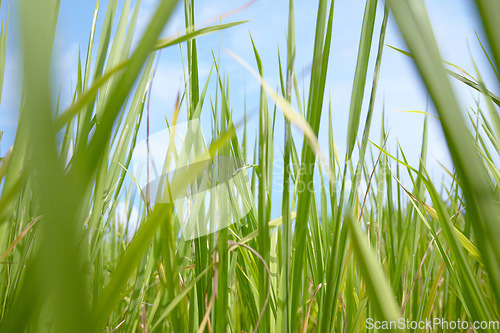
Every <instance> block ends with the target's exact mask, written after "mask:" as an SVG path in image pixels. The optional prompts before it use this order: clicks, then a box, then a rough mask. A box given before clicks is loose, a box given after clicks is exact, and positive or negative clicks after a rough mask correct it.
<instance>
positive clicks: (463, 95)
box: [0, 0, 497, 177]
mask: <svg viewBox="0 0 500 333" xmlns="http://www.w3.org/2000/svg"><path fill="white" fill-rule="evenodd" d="M132 2H133V3H135V1H132ZM246 2H247V1H246V0H243V1H242V0H238V1H227V0H226V1H223V0H210V1H206V0H200V1H195V6H196V8H195V13H196V17H195V20H196V22H205V21H207V20H210V19H212V18H214V17H216V16H218V15H220V14H222V13H225V12H227V11H229V10H232V9H234V8H237V7H239V6H241V5H243V4H244V3H246ZM425 2H426V4H427V9H428V13H429V16H430V18H431V22H432V24H433V28H434V32H435V35H436V38H437V40H438V44H439V45H440V50H441V53H442V56H443V58H444V59H445V60H447V61H450V62H452V63H454V64H457V65H459V66H461V67H462V68H464V69H465V70H466V71H468V72H469V73H474V68H473V66H472V62H471V57H470V55H471V54H472V55H473V56H474V58H475V61H476V62H477V63H478V64H479V67H480V69H483V71H482V73H481V74H482V75H483V77H484V78H485V80H486V82H487V83H489V82H494V81H493V79H492V78H491V77H488V75H487V74H488V73H489V71H487V66H488V65H487V64H486V62H485V58H484V56H483V54H482V52H481V50H480V48H479V45H478V43H477V40H476V37H475V34H474V31H475V30H477V31H478V33H479V34H480V35H481V28H480V27H479V26H478V24H477V19H476V13H475V11H474V10H473V7H472V6H471V4H470V2H469V1H466V0H440V1H430V0H429V1H425ZM15 3H16V1H14V0H4V1H2V9H1V13H2V14H4V15H5V13H6V11H7V9H8V10H9V12H10V26H9V41H8V50H7V64H6V73H5V80H4V88H3V96H2V105H1V106H0V130H2V131H4V138H3V139H2V142H1V143H0V151H1V154H3V153H5V152H6V151H7V150H8V149H9V147H10V146H11V145H12V143H13V140H14V135H15V129H16V123H17V116H18V109H19V91H20V89H19V87H20V81H19V75H20V73H21V67H22V66H21V59H20V54H21V53H20V51H19V49H18V47H17V44H16V39H17V36H18V27H17V26H16V23H17V19H16V8H15V7H16V4H15ZM106 3H107V1H105V0H103V1H101V12H100V15H99V17H98V28H97V30H99V28H100V26H101V25H102V19H103V17H104V13H105V5H106ZM121 3H123V0H121V1H120V4H121ZM156 3H157V1H156V0H143V1H142V3H141V11H140V16H139V23H138V33H139V35H140V33H141V31H142V30H143V29H144V27H145V25H146V24H147V22H148V19H149V17H150V15H151V14H152V12H153V10H154V8H155V6H156ZM364 5H365V1H364V0H351V1H347V0H337V1H335V13H334V26H333V38H332V47H331V56H330V62H329V74H328V80H327V82H328V87H329V91H330V92H331V99H332V110H333V114H334V123H333V128H334V132H335V134H334V136H335V140H336V144H337V146H338V148H339V152H340V154H341V156H342V155H343V154H344V151H345V137H346V128H347V119H348V112H349V103H350V97H351V94H350V92H351V88H352V81H353V78H354V69H355V65H356V57H357V49H358V44H359V36H360V29H361V22H362V19H363V12H364ZM383 5H384V4H383V1H379V4H378V12H377V20H376V28H375V30H376V33H375V36H374V40H373V47H372V58H371V61H370V66H369V69H368V72H369V73H372V72H373V65H374V60H375V59H374V58H375V55H376V53H375V52H376V48H377V44H378V31H379V29H380V24H381V21H382V15H383ZM94 6H95V3H94V1H90V0H70V1H68V0H62V1H61V7H60V14H59V22H58V27H57V32H56V42H55V46H54V59H55V60H54V63H53V72H54V87H61V89H62V97H63V99H62V100H63V105H68V103H69V96H70V91H71V90H70V88H69V87H70V84H72V86H71V87H72V88H74V83H75V78H76V68H77V64H78V50H79V47H80V52H81V56H82V57H84V56H85V52H86V50H85V49H86V47H87V41H88V34H89V31H90V27H91V24H92V16H93V12H94ZM119 7H120V5H119ZM295 11H296V16H295V21H296V45H297V55H296V71H297V72H298V73H299V74H300V73H301V72H302V69H303V68H305V70H304V80H302V78H299V85H300V90H302V85H303V84H305V85H306V87H307V84H308V79H309V78H308V76H307V75H308V70H307V68H308V67H309V65H310V63H311V61H312V49H313V42H314V41H313V37H314V30H315V21H316V15H317V2H315V1H296V2H295ZM116 20H118V17H117V18H116ZM238 20H250V21H249V22H248V23H245V24H243V25H240V26H237V27H234V28H231V29H229V30H226V31H223V32H221V33H220V34H213V35H209V36H204V37H201V38H199V39H198V52H199V53H198V59H199V66H200V73H201V79H200V82H201V84H203V83H204V81H205V79H206V77H207V75H208V72H209V70H210V67H211V65H212V54H211V52H212V50H214V51H215V52H217V50H218V46H219V38H220V43H221V46H222V47H223V48H226V49H229V50H231V51H232V52H234V53H236V54H238V55H239V56H240V57H242V58H243V59H245V60H246V61H247V62H248V63H250V64H251V65H252V66H253V67H254V68H256V65H255V57H254V55H253V50H252V45H251V42H250V37H249V33H251V35H252V37H253V39H254V41H255V44H256V46H257V49H258V51H259V53H260V55H261V58H262V61H263V65H264V74H265V78H266V80H267V81H268V82H269V83H270V84H271V86H277V84H278V78H279V73H278V60H277V49H278V46H279V48H280V50H281V53H282V56H283V58H282V59H283V62H285V58H284V55H285V54H286V29H287V20H288V0H272V1H271V0H258V1H257V2H256V3H254V4H253V5H252V6H250V7H249V8H247V9H245V10H242V11H241V12H239V13H237V14H235V15H232V16H230V17H228V18H225V19H224V20H223V22H231V21H238ZM183 28H184V14H183V8H182V6H181V3H180V4H179V6H178V7H177V9H176V11H175V13H174V15H173V17H172V18H171V20H170V22H169V24H168V26H167V27H166V29H165V31H164V34H165V35H171V34H173V33H176V31H177V29H178V30H180V31H182V30H183ZM97 38H98V36H97ZM97 38H96V40H97ZM386 44H389V45H394V46H397V47H400V48H405V45H404V41H403V40H402V38H401V37H400V34H399V31H398V29H397V26H396V25H395V21H394V20H393V18H392V17H391V19H390V21H389V26H388V30H387V35H386ZM184 51H185V47H184ZM221 70H222V72H223V73H225V74H226V75H229V77H230V82H231V104H232V107H233V108H234V111H233V117H234V121H235V122H237V121H238V120H239V119H242V117H243V96H244V92H245V91H246V95H247V105H248V106H247V107H248V110H249V112H253V113H254V112H256V110H258V109H257V108H258V103H259V89H260V88H259V84H258V83H257V82H256V81H255V80H254V79H253V78H252V77H251V75H249V73H248V72H247V71H246V70H245V69H244V68H243V67H242V66H241V65H240V64H238V63H237V62H236V61H235V60H234V59H232V58H231V57H230V56H229V55H227V54H226V53H224V52H222V53H221ZM182 73H183V70H182V65H181V55H180V52H179V48H178V47H171V48H169V49H166V50H163V51H162V53H161V59H160V62H159V67H158V70H157V73H156V76H155V81H154V83H153V88H152V97H151V108H150V112H151V124H152V132H155V131H159V130H161V129H164V127H165V122H164V119H165V118H164V117H165V116H167V117H168V118H169V119H170V118H171V116H172V112H173V108H174V104H175V98H176V96H177V93H178V92H179V91H181V90H182V89H183V78H182ZM454 86H455V88H456V92H457V96H459V99H460V100H461V101H462V103H463V106H464V110H465V106H467V105H474V94H472V93H471V92H470V90H468V89H466V88H465V87H463V86H462V85H459V84H458V83H454ZM210 87H211V88H210V89H211V90H210V92H209V95H211V96H212V98H214V96H215V94H214V90H215V80H213V78H212V84H211V86H210ZM370 87H371V74H370V75H369V77H368V78H367V88H366V95H367V96H366V98H365V101H366V103H364V104H363V111H364V112H363V115H362V118H361V119H362V120H361V121H362V123H363V119H364V116H365V114H366V109H367V107H368V103H367V100H368V97H369V96H368V95H369V91H370ZM489 87H490V89H491V90H493V91H496V90H497V89H496V88H497V87H496V86H493V84H490V85H489ZM306 92H307V89H306ZM325 100H326V101H327V100H328V91H327V93H326V95H325ZM426 104H427V96H426V92H425V89H424V88H423V85H422V83H421V81H420V79H419V78H418V74H417V72H416V69H415V67H414V65H413V64H412V61H411V59H409V58H407V57H406V56H404V55H401V54H400V53H398V52H396V51H394V50H392V49H390V48H388V47H386V48H385V49H384V56H383V61H382V67H381V73H380V82H379V88H378V94H377V102H376V106H375V114H374V122H373V127H372V131H371V138H372V139H373V140H376V141H378V140H379V138H380V126H381V120H382V109H383V106H385V115H386V117H385V118H386V121H387V128H388V129H390V140H389V146H390V149H392V150H393V151H394V150H395V149H396V147H397V143H398V142H399V144H401V146H402V148H403V150H404V151H405V153H406V155H407V157H408V159H409V161H410V163H411V164H417V163H418V159H419V151H420V143H421V136H422V128H423V120H424V118H423V116H422V115H417V114H410V113H401V112H398V111H397V110H421V111H425V109H426ZM206 106H209V100H207V103H206ZM209 112H210V110H209V109H208V108H207V109H206V112H205V113H209ZM430 112H431V113H434V110H433V109H432V105H431V104H430ZM282 118H283V117H282V115H281V114H278V115H277V121H278V122H277V125H276V132H275V140H276V145H275V154H276V156H277V158H279V155H280V154H281V150H280V145H281V143H282V141H283V131H282V129H281V124H282ZM256 120H257V117H254V118H252V121H250V123H249V126H250V129H251V130H250V133H251V134H250V136H249V143H250V144H253V142H254V133H256V132H257V128H258V123H257V121H256ZM327 124H328V113H327V109H325V110H324V111H323V117H322V125H321V128H320V133H322V134H321V135H320V137H319V140H320V145H321V147H322V150H323V151H325V152H326V151H327V141H326V134H327ZM429 125H430V127H429V156H428V160H429V169H430V171H431V174H433V175H434V176H435V177H441V175H442V174H443V171H442V170H441V169H440V167H439V165H438V164H437V163H436V160H438V161H440V162H441V163H443V164H444V165H447V166H450V165H451V161H450V158H449V155H448V152H447V149H446V146H445V143H444V139H443V136H442V133H441V129H440V126H439V123H438V121H437V120H435V119H434V118H431V119H430V120H429ZM204 132H205V133H208V132H210V127H207V128H205V129H204ZM252 133H253V134H252ZM294 133H295V134H294V136H295V137H297V138H300V133H299V132H298V130H294ZM361 133H362V132H361V131H360V133H359V135H361ZM142 135H143V136H144V137H143V138H145V133H144V132H143V133H142Z"/></svg>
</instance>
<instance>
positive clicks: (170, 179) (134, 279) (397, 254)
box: [0, 0, 500, 332]
mask: <svg viewBox="0 0 500 333" xmlns="http://www.w3.org/2000/svg"><path fill="white" fill-rule="evenodd" d="M59 1H60V0H46V1H43V2H42V1H34V0H19V1H18V11H17V13H18V14H19V15H18V16H13V15H12V14H6V16H5V17H4V18H3V23H2V30H1V34H0V89H1V87H2V83H3V85H4V86H5V85H6V84H8V82H3V77H4V71H5V63H6V61H5V59H6V47H7V42H6V40H7V38H18V39H19V41H18V42H19V44H20V45H21V49H22V58H23V73H22V75H23V77H22V78H21V81H22V92H23V93H22V99H21V107H20V110H19V121H18V125H17V129H16V138H15V143H14V145H13V147H12V149H11V150H9V151H8V152H7V153H5V154H4V156H2V159H1V162H0V163H1V164H0V182H1V183H0V184H1V187H0V190H1V196H0V302H1V305H0V331H1V332H24V331H30V332H102V331H105V332H114V331H117V332H227V331H228V332H242V331H244V332H375V331H379V330H382V329H377V328H375V327H374V326H375V325H369V323H375V321H377V322H378V323H379V324H381V323H383V322H384V321H385V322H390V321H392V322H397V323H407V322H408V323H410V322H421V321H425V320H431V321H432V320H433V318H440V319H442V320H445V321H448V322H449V324H448V325H453V323H452V322H456V321H457V320H460V321H462V322H465V323H466V324H467V325H465V324H463V323H462V326H460V327H458V328H457V327H455V328H454V327H448V328H446V327H445V326H442V325H441V326H436V327H433V328H432V329H428V328H426V327H411V325H410V324H408V325H395V326H393V327H391V329H390V330H391V331H409V332H410V331H411V332H417V331H418V332H445V331H450V332H472V331H477V332H482V331H485V332H486V331H487V332H500V326H499V321H498V320H499V311H500V264H499V262H500V241H499V237H500V207H499V201H500V189H499V187H498V186H499V184H500V171H499V169H498V161H499V155H500V116H499V106H500V98H499V97H497V95H496V93H495V92H494V91H495V88H497V87H498V86H497V87H487V86H486V85H485V84H484V82H483V80H482V79H481V73H480V72H479V71H478V70H477V71H476V72H475V73H471V74H469V73H466V72H465V71H463V70H461V69H460V68H459V67H453V66H449V64H446V63H444V62H443V60H442V59H441V55H440V53H439V50H438V45H437V43H436V39H435V37H434V35H433V32H432V29H431V25H430V21H429V19H428V16H427V13H426V10H425V7H424V4H423V1H422V0H386V1H385V3H382V1H378V2H377V0H366V7H365V12H364V16H363V22H362V28H361V35H360V38H359V49H358V55H357V63H356V68H355V75H354V83H353V86H352V90H351V92H350V108H349V116H348V122H347V123H346V124H342V126H344V127H345V128H347V136H346V147H343V149H341V151H342V152H344V151H345V155H340V154H339V153H338V152H339V149H337V145H336V143H335V140H334V135H333V122H332V117H333V112H335V109H334V108H332V107H331V104H329V91H328V84H327V72H328V69H329V61H328V59H329V55H330V54H331V53H332V52H335V50H333V49H331V47H330V46H331V41H332V38H335V36H333V35H332V24H333V20H334V19H335V6H334V1H333V0H332V1H327V0H319V1H318V11H317V19H316V27H315V35H314V36H311V38H312V39H313V40H314V47H313V49H311V50H308V52H310V54H311V56H312V58H311V61H312V66H311V73H310V79H309V80H307V81H304V82H301V84H299V83H298V82H299V81H298V79H297V71H296V66H295V54H296V47H297V46H296V44H295V17H296V13H295V11H294V0H290V2H289V7H288V8H283V15H288V28H287V34H286V36H287V37H286V38H287V41H286V45H287V47H286V50H282V52H281V54H280V55H279V56H280V63H279V68H273V69H272V70H274V71H278V72H279V73H280V84H279V86H278V87H277V89H276V87H272V86H270V85H269V84H268V83H267V81H266V79H265V75H264V72H265V71H266V72H268V71H270V70H271V69H270V68H269V67H266V66H267V65H266V64H265V63H263V62H262V61H261V57H260V55H259V50H258V48H257V46H256V45H255V44H254V45H253V48H254V53H255V61H254V62H253V63H250V64H248V63H246V62H245V61H244V60H242V59H241V58H239V57H238V56H237V55H236V54H234V53H232V52H231V51H227V53H228V54H229V55H230V56H231V57H232V58H233V59H234V60H235V61H236V62H237V63H239V65H240V66H241V67H242V68H245V70H246V71H247V73H248V76H249V77H252V79H253V80H255V82H258V83H259V85H260V103H259V109H258V111H255V112H256V113H257V114H256V115H255V117H256V118H258V123H257V126H253V123H251V122H247V113H246V111H245V115H244V117H240V115H238V117H236V116H233V106H232V103H231V101H232V100H233V101H234V100H238V101H240V100H242V99H243V98H244V96H235V95H234V93H231V89H230V87H231V84H230V82H231V81H230V77H226V76H225V74H223V70H222V66H223V64H221V63H220V60H219V59H220V56H219V55H218V54H217V52H219V54H220V52H224V50H223V49H219V50H216V52H214V55H213V59H209V60H210V62H212V68H211V72H210V75H209V78H208V80H207V81H205V80H202V79H201V77H202V76H201V75H200V73H199V67H198V63H199V59H198V52H197V44H196V41H197V37H201V36H203V35H206V34H214V33H218V32H219V31H221V30H223V29H231V28H233V27H235V26H237V25H239V24H242V23H243V22H233V23H224V24H222V23H218V21H215V22H212V23H209V24H208V25H205V26H202V27H198V26H196V28H195V27H194V26H195V22H194V17H195V15H194V11H195V5H196V3H197V2H196V1H194V0H184V2H183V3H182V2H181V3H179V4H177V2H176V1H173V0H161V1H159V2H158V7H157V9H156V11H155V12H154V13H153V15H152V16H151V19H150V21H149V22H148V24H147V27H146V28H145V30H144V33H143V34H142V36H140V35H137V33H136V34H135V35H134V32H135V31H136V28H137V27H136V26H137V21H138V15H139V13H138V8H139V4H133V3H132V2H131V1H130V0H125V1H124V2H123V4H122V3H121V2H120V5H118V1H117V0H109V1H107V3H100V1H97V4H96V9H95V16H94V20H93V22H94V23H93V26H92V29H91V31H90V32H89V35H88V46H87V49H86V54H87V56H86V57H82V58H79V59H78V68H79V70H78V77H77V78H76V83H75V84H74V87H71V88H72V89H73V98H72V101H71V103H70V106H69V107H67V108H60V107H59V103H58V102H54V101H58V100H57V98H56V99H54V98H53V97H54V96H57V93H56V94H54V91H52V89H51V87H53V85H52V84H51V80H52V78H53V76H52V75H51V72H50V68H51V66H50V64H51V58H52V56H53V52H52V50H53V46H54V40H55V38H57V37H55V36H56V33H55V30H56V25H57V21H58V12H59V6H60V3H59ZM138 3H139V1H138ZM176 5H179V6H183V8H184V13H185V30H184V31H180V32H179V34H178V35H176V36H174V37H171V38H166V39H162V38H160V35H161V33H162V31H163V29H164V27H165V25H166V24H167V22H168V21H169V19H170V18H171V15H172V12H173V11H174V8H175V6H176ZM315 5H316V4H315ZM474 6H476V7H477V10H478V13H479V17H480V20H481V24H482V25H483V27H484V36H485V38H484V40H480V41H475V42H477V43H481V44H480V45H481V47H483V46H484V48H483V50H484V56H485V57H487V59H488V61H489V64H490V68H489V70H490V71H491V73H488V75H490V74H493V76H494V77H496V78H497V80H498V83H500V75H499V72H498V68H499V66H500V20H498V15H499V14H500V2H498V1H497V0H476V1H475V2H474ZM97 15H100V16H103V17H104V21H103V22H104V23H103V25H102V27H99V28H100V29H101V30H100V31H99V33H96V29H98V27H97V24H96V18H97ZM376 15H378V16H383V20H382V24H381V25H378V24H375V22H376V20H375V17H376ZM389 15H391V16H392V17H393V18H394V19H395V21H396V22H397V24H398V26H399V28H400V30H401V33H402V36H403V38H404V40H405V41H406V45H407V46H408V49H406V50H399V51H400V53H401V57H411V58H412V59H413V61H414V62H415V65H416V68H417V69H418V72H419V74H420V77H421V79H422V81H423V83H424V84H425V86H426V88H427V90H428V95H429V98H430V99H429V101H430V103H429V104H430V106H429V110H428V115H426V116H425V117H426V120H425V125H424V131H423V133H422V136H421V138H418V140H419V141H420V142H421V152H420V154H419V156H417V157H418V160H419V161H420V163H418V164H416V165H410V164H409V163H408V162H407V161H408V160H410V158H408V156H407V155H405V152H404V151H403V150H402V149H397V150H394V151H390V150H389V149H388V148H387V147H389V145H388V144H387V143H388V141H390V140H394V139H393V138H391V137H389V136H388V131H386V129H385V127H384V126H382V130H381V132H380V133H373V132H372V133H370V129H371V124H372V119H373V115H374V114H375V111H377V113H376V114H380V113H381V112H379V111H381V110H375V100H376V98H381V97H380V96H377V85H378V78H379V73H380V71H381V70H383V68H382V69H381V66H380V64H381V61H382V57H383V56H384V52H386V51H387V50H388V47H387V46H386V45H385V42H384V41H385V32H386V27H387V21H388V18H389ZM227 20H229V22H231V16H229V17H228V18H227ZM14 21H15V22H16V24H18V25H19V27H20V31H21V32H22V33H21V34H20V35H19V36H14V37H12V36H10V35H9V34H8V27H9V25H10V24H12V22H14ZM377 22H378V21H377ZM96 35H98V36H99V38H95V36H96ZM374 41H376V43H378V47H376V48H375V50H377V52H370V50H372V43H373V42H374ZM251 43H253V40H252V41H251ZM179 46H181V49H182V52H184V53H183V54H184V58H185V60H186V61H185V63H184V68H183V70H184V72H185V77H184V78H185V89H184V90H183V91H181V92H180V95H179V99H178V102H177V104H176V105H172V106H168V108H167V109H168V110H170V111H168V112H167V113H166V114H165V117H166V128H165V130H166V132H165V133H169V135H170V136H171V137H170V139H171V141H172V142H173V141H174V140H173V139H175V137H176V136H177V135H178V134H177V133H176V131H175V130H174V128H176V125H177V119H178V117H179V113H180V112H186V114H185V115H183V116H182V118H183V119H186V120H187V122H188V123H189V124H191V125H190V126H191V127H189V126H188V130H187V131H186V132H185V133H184V134H183V135H182V140H181V144H180V145H168V147H167V148H168V149H166V155H165V159H164V160H161V161H159V162H160V165H156V168H158V169H159V170H163V171H162V172H161V177H159V178H158V179H156V183H155V184H156V185H157V186H156V187H155V188H152V186H153V185H152V184H153V181H154V179H153V178H154V177H153V171H152V170H150V167H149V166H150V158H151V159H152V158H153V157H152V156H150V151H149V145H150V144H151V145H152V144H154V142H149V139H147V140H146V138H145V137H142V136H141V134H140V131H139V128H140V127H141V126H144V125H145V123H147V127H148V133H149V112H150V110H149V96H150V94H149V93H150V87H151V83H152V82H153V81H154V72H155V63H156V62H155V61H156V59H157V58H158V56H159V52H160V50H162V49H165V48H174V47H177V48H179ZM222 46H223V45H222ZM391 51H393V50H391ZM393 52H394V51H393ZM92 54H96V56H95V57H94V58H93V57H92ZM277 56H278V55H277ZM370 60H371V61H370ZM371 64H374V65H371ZM456 65H457V66H460V64H456ZM450 68H451V69H452V70H450ZM483 74H484V73H483ZM372 77H373V80H371V78H372ZM368 78H370V80H371V82H367V81H368ZM452 80H455V81H456V80H458V81H457V82H460V84H464V85H466V86H468V87H469V88H470V89H471V90H472V91H474V92H475V94H478V95H480V96H481V97H480V102H478V103H477V104H476V105H471V106H470V107H469V108H468V109H467V110H462V107H461V106H460V104H459V102H458V100H457V97H456V96H455V93H454V90H453V88H452V83H451V81H452ZM213 83H215V85H214V86H215V87H216V89H215V90H213V89H208V87H209V86H210V87H211V86H212V85H213ZM231 95H232V96H231ZM367 96H368V97H369V99H368V100H369V103H368V104H366V103H365V104H363V98H366V97H367ZM204 105H205V107H203V106H204ZM208 106H209V108H208ZM202 110H203V112H206V111H207V110H208V112H210V111H211V115H210V114H209V115H208V117H209V118H210V124H209V126H208V127H206V128H209V129H211V133H210V135H209V137H210V141H209V142H203V140H201V137H200V136H199V135H198V134H199V133H198V132H196V130H197V127H196V125H193V124H199V122H200V119H201V118H202V117H206V116H207V115H206V114H203V115H202V114H201V112H202ZM322 114H323V115H328V119H329V123H328V126H326V127H322V128H328V133H324V134H322V136H323V137H327V138H328V144H327V145H326V146H327V147H328V149H327V150H324V149H323V150H322V149H321V148H320V146H321V147H323V146H324V145H320V144H319V142H318V137H319V134H320V133H319V131H320V122H321V121H322V119H325V117H322ZM365 114H366V118H363V119H362V118H361V115H365ZM429 116H435V117H437V118H438V119H439V123H440V125H441V127H442V130H443V133H444V136H445V139H446V143H447V146H448V149H449V152H450V155H451V158H452V160H453V168H451V169H444V168H443V173H444V174H445V175H446V181H445V182H442V183H438V182H433V180H432V179H431V177H430V176H429V174H428V171H427V168H426V160H427V147H428V140H427V138H428V134H427V128H428V125H427V123H428V120H427V117H429ZM203 119H206V118H203ZM276 119H284V123H285V129H284V135H283V136H277V135H275V133H276V132H277V131H276V130H275V124H276ZM335 126H340V125H338V124H336V125H335ZM292 127H295V128H296V129H298V131H300V133H301V138H300V140H296V139H297V138H296V136H294V135H292ZM249 133H256V135H255V137H256V140H255V142H250V140H248V137H247V136H248V134H249ZM151 134H153V133H151ZM151 138H152V136H151ZM373 138H377V139H376V140H375V139H373ZM0 139H1V136H0ZM142 140H146V142H147V143H146V154H147V161H146V165H147V181H146V183H147V185H145V186H142V185H140V184H139V182H138V180H136V179H135V177H134V176H133V175H134V173H133V165H132V164H133V163H132V162H133V156H134V150H135V148H136V145H137V143H138V142H140V141H142ZM135 151H137V150H135ZM249 156H253V157H252V158H249ZM278 159H279V160H280V161H283V166H282V170H283V174H282V177H281V178H280V182H281V181H282V186H280V189H281V190H280V192H282V194H280V197H281V198H280V200H276V199H275V196H273V195H272V193H273V191H275V189H273V186H276V180H275V179H273V177H274V176H275V172H273V166H274V165H275V163H274V162H275V161H276V160H278ZM411 160H414V157H413V156H412V158H411ZM172 165H174V166H176V169H175V172H168V170H170V169H171V166H172ZM348 184H350V185H348ZM360 184H366V186H363V187H362V186H360ZM224 186H226V187H224ZM198 193H202V195H195V194H198ZM272 207H273V208H274V209H276V207H278V208H279V209H280V210H281V214H280V215H281V216H280V217H279V218H271V209H272ZM123 211H125V213H124V212H123ZM133 211H138V212H139V216H138V217H133V216H132V215H133ZM134 220H137V221H134ZM476 322H477V323H482V325H483V326H480V327H476V328H472V325H473V324H474V323H476ZM450 323H451V324H450ZM484 325H487V328H485V326H484ZM403 326H404V327H403ZM466 326H468V327H466Z"/></svg>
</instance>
